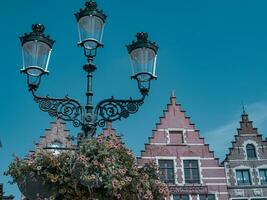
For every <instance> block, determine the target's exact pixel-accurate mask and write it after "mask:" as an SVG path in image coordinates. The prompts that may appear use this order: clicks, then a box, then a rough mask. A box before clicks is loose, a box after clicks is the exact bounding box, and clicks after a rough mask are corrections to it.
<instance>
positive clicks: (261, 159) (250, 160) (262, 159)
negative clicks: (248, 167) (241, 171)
mask: <svg viewBox="0 0 267 200" xmlns="http://www.w3.org/2000/svg"><path fill="white" fill-rule="evenodd" d="M258 160H261V161H267V159H257V160H256V159H255V161H258ZM241 161H253V160H228V161H227V162H241Z"/></svg>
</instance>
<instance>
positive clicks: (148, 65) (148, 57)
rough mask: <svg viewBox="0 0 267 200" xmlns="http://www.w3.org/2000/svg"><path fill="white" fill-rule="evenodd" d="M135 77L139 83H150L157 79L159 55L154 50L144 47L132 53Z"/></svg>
mask: <svg viewBox="0 0 267 200" xmlns="http://www.w3.org/2000/svg"><path fill="white" fill-rule="evenodd" d="M130 58H131V63H132V72H133V77H136V78H137V79H138V80H139V81H148V80H150V79H151V78H153V77H156V61H157V55H156V53H155V51H154V50H153V49H150V48H146V47H142V48H137V49H134V50H133V51H132V52H131V53H130Z"/></svg>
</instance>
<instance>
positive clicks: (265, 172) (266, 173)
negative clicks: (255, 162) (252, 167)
mask: <svg viewBox="0 0 267 200" xmlns="http://www.w3.org/2000/svg"><path fill="white" fill-rule="evenodd" d="M259 171H260V180H261V184H262V185H267V169H260V170H259Z"/></svg>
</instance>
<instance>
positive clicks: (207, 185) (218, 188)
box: [138, 95, 228, 200]
mask: <svg viewBox="0 0 267 200" xmlns="http://www.w3.org/2000/svg"><path fill="white" fill-rule="evenodd" d="M151 160H154V161H156V162H157V164H158V165H159V168H160V172H161V179H162V180H163V181H165V182H166V183H167V184H168V186H169V190H170V192H171V196H170V198H169V199H170V200H189V199H190V200H227V199H228V192H227V184H226V176H225V171H224V167H223V166H220V164H219V160H218V159H217V158H215V157H214V153H213V152H212V151H211V150H210V149H209V145H208V144H205V142H204V139H203V138H202V137H201V136H200V134H199V131H198V130H197V129H196V127H195V125H194V124H192V123H191V122H190V118H189V117H186V115H185V112H184V111H183V110H182V109H181V105H179V104H177V103H176V98H175V96H174V95H172V96H171V102H170V104H168V106H167V110H165V111H164V116H163V117H161V118H160V122H159V123H157V124H156V129H155V130H153V133H152V136H151V137H150V138H149V143H148V144H145V150H144V151H142V152H141V157H139V158H138V162H139V164H141V165H142V164H144V163H146V162H149V161H151Z"/></svg>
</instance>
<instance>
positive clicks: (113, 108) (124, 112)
mask: <svg viewBox="0 0 267 200" xmlns="http://www.w3.org/2000/svg"><path fill="white" fill-rule="evenodd" d="M146 96H147V94H142V97H141V98H140V99H137V100H133V99H132V98H130V99H128V100H119V99H114V97H113V96H112V97H111V98H110V99H105V100H102V101H100V102H99V103H98V104H97V106H96V108H95V115H96V116H98V117H99V119H98V120H97V122H96V123H97V125H98V126H100V127H104V126H105V124H106V122H108V121H110V122H113V121H116V120H121V118H128V117H129V116H130V114H134V113H136V112H137V111H138V110H139V107H140V106H142V105H143V103H144V100H145V97H146Z"/></svg>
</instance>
